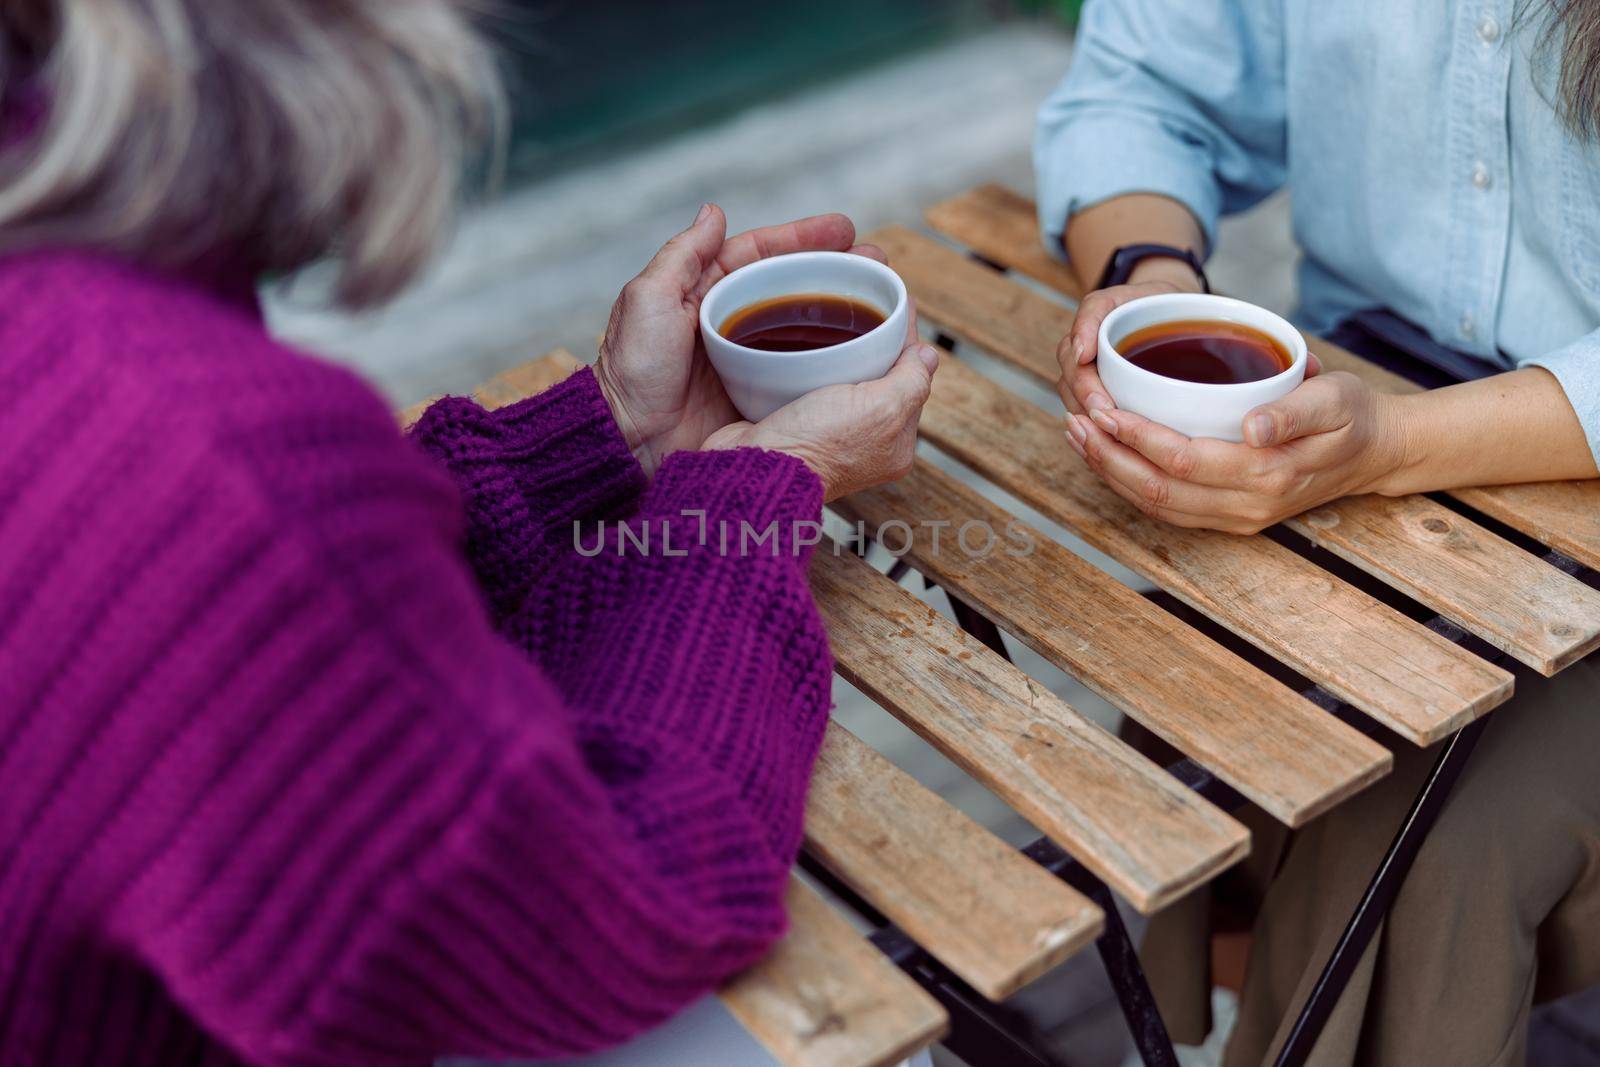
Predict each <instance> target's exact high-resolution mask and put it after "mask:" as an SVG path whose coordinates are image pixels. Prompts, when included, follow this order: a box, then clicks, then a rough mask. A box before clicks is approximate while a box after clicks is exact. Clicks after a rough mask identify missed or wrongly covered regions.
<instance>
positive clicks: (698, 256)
mask: <svg viewBox="0 0 1600 1067" xmlns="http://www.w3.org/2000/svg"><path fill="white" fill-rule="evenodd" d="M727 232H728V219H727V216H725V215H724V214H723V213H722V209H721V208H719V207H718V206H717V205H715V204H704V205H702V206H701V208H700V213H699V214H698V215H696V216H695V218H694V222H693V223H691V224H690V226H689V228H688V229H687V230H684V231H683V232H682V233H679V234H677V235H676V236H674V237H673V238H672V239H671V240H670V241H668V242H667V243H666V244H664V245H662V246H661V251H659V252H657V253H656V254H655V258H654V259H652V260H651V261H650V262H649V264H648V265H646V266H645V268H644V270H643V271H641V272H640V273H639V277H638V278H636V279H635V281H637V282H640V283H642V284H643V285H644V286H646V287H647V288H648V290H649V292H650V294H651V295H657V294H659V295H663V296H667V295H670V297H671V298H672V299H674V300H681V299H682V298H683V297H684V296H685V295H686V294H687V293H688V292H689V291H690V290H691V289H693V288H694V287H695V286H696V285H697V284H699V281H700V276H701V275H702V274H704V273H705V271H706V268H707V267H709V266H711V264H712V263H713V262H714V261H715V260H716V258H717V253H718V252H720V251H721V250H722V241H723V238H724V237H726V236H727Z"/></svg>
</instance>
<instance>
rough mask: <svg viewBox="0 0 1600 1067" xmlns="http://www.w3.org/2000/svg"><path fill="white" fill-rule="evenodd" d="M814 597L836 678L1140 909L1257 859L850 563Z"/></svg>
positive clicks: (1071, 714) (1128, 756) (1084, 725)
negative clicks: (1248, 856)
mask: <svg viewBox="0 0 1600 1067" xmlns="http://www.w3.org/2000/svg"><path fill="white" fill-rule="evenodd" d="M811 584H812V590H813V591H814V592H815V594H816V597H817V604H818V607H819V608H820V609H821V610H822V615H823V618H824V619H825V620H826V622H827V625H828V636H829V639H830V642H831V644H832V646H833V654H834V658H835V660H836V662H837V666H838V670H839V673H840V674H841V675H842V676H844V677H845V678H846V679H847V680H849V681H850V682H851V683H852V684H854V685H855V686H856V687H857V688H859V689H861V690H862V691H863V692H865V693H866V694H867V695H868V696H870V697H872V698H873V699H874V700H876V701H877V702H878V703H879V704H881V705H882V706H883V707H884V708H886V709H887V710H888V711H890V712H891V713H892V714H893V715H895V716H896V717H897V718H899V719H900V720H901V721H902V722H904V723H905V724H906V725H907V726H909V727H911V729H913V730H915V731H916V732H917V733H918V734H919V735H921V736H922V737H923V739H925V740H926V741H928V742H929V743H930V744H932V745H933V746H934V747H935V748H937V749H938V750H939V751H941V752H943V753H944V754H945V755H946V756H948V757H949V758H950V759H951V760H952V761H954V762H955V763H956V764H958V765H959V766H960V767H961V768H962V769H964V770H965V771H966V772H967V773H968V774H970V775H972V776H973V777H974V778H975V779H977V780H978V781H979V782H981V783H982V784H983V785H985V786H987V787H988V788H989V789H990V790H991V791H992V792H994V793H995V794H996V795H998V796H999V797H1000V799H1002V800H1004V801H1005V802H1006V803H1008V804H1010V805H1011V807H1012V808H1014V809H1015V810H1016V811H1017V812H1018V813H1019V814H1021V815H1022V816H1023V817H1024V818H1026V819H1028V820H1029V821H1030V822H1032V823H1033V824H1034V825H1035V826H1037V827H1038V828H1039V829H1040V830H1042V831H1043V832H1044V833H1046V834H1048V835H1050V837H1052V838H1053V839H1055V840H1056V841H1058V842H1059V843H1060V844H1061V845H1062V847H1064V848H1066V849H1067V850H1068V851H1070V852H1071V853H1072V854H1073V856H1074V857H1076V858H1077V859H1078V860H1079V861H1080V862H1082V863H1083V864H1084V866H1086V867H1088V868H1089V869H1090V870H1092V871H1094V872H1095V873H1096V874H1097V875H1099V876H1100V877H1101V878H1102V879H1103V880H1105V881H1106V882H1107V883H1108V884H1109V885H1111V886H1112V887H1113V888H1114V889H1116V890H1117V891H1118V892H1119V893H1121V894H1122V895H1123V896H1124V897H1126V898H1127V899H1128V900H1129V901H1130V902H1132V903H1133V905H1134V906H1135V907H1136V908H1138V909H1140V910H1141V911H1151V910H1153V909H1155V908H1158V907H1160V906H1162V905H1163V904H1165V903H1168V902H1170V901H1172V900H1175V899H1177V898H1178V897H1179V896H1182V895H1183V894H1184V893H1186V892H1188V891H1189V890H1190V889H1193V888H1194V887H1195V886H1197V885H1199V884H1201V883H1203V882H1205V881H1207V880H1208V879H1210V878H1211V877H1213V876H1214V875H1216V874H1217V873H1219V872H1220V871H1222V870H1223V869H1225V868H1226V867H1227V866H1229V865H1230V864H1232V863H1233V862H1234V861H1235V860H1237V859H1239V858H1240V857H1242V856H1243V855H1244V854H1245V852H1246V851H1247V850H1248V848H1249V835H1248V832H1247V831H1246V830H1245V829H1244V827H1243V826H1240V825H1239V824H1238V823H1237V822H1235V821H1234V820H1233V819H1232V818H1230V817H1229V816H1227V815H1225V814H1223V813H1222V812H1221V811H1219V810H1218V809H1216V808H1215V807H1213V806H1212V805H1211V804H1209V803H1208V802H1206V801H1205V800H1203V799H1201V798H1200V797H1198V796H1196V795H1194V794H1193V793H1191V792H1189V791H1188V790H1187V789H1185V788H1183V787H1182V786H1181V785H1179V784H1178V783H1177V782H1176V781H1175V780H1174V779H1172V778H1171V777H1170V776H1168V775H1167V774H1166V773H1165V772H1164V771H1162V770H1161V769H1160V768H1158V767H1156V766H1155V765H1154V764H1153V763H1151V762H1150V761H1149V760H1147V759H1145V758H1144V757H1143V756H1140V755H1139V754H1138V753H1136V752H1134V751H1133V750H1132V749H1130V748H1128V747H1127V746H1126V745H1124V744H1123V743H1122V742H1120V741H1118V740H1117V739H1116V738H1115V737H1112V736H1111V735H1110V734H1108V733H1106V731H1104V730H1102V729H1101V728H1100V727H1099V726H1097V725H1095V724H1094V723H1093V722H1091V721H1090V720H1088V719H1087V718H1085V717H1084V716H1083V715H1082V714H1080V713H1079V712H1078V711H1076V710H1075V709H1074V708H1072V707H1071V706H1070V705H1068V704H1067V703H1066V702H1065V701H1063V700H1061V699H1060V698H1059V697H1057V696H1055V695H1054V694H1053V693H1051V692H1050V691H1049V690H1048V689H1046V688H1044V687H1043V686H1041V685H1040V684H1039V683H1037V682H1035V681H1034V680H1033V679H1031V678H1029V677H1028V676H1027V675H1026V674H1024V673H1022V672H1021V671H1019V670H1017V669H1016V668H1015V667H1013V666H1012V665H1011V664H1009V663H1007V662H1006V661H1005V660H1003V659H1001V658H1000V657H999V656H997V655H995V654H994V653H993V652H991V651H990V650H989V649H988V648H987V647H986V646H985V645H984V644H983V643H982V642H980V641H978V640H976V639H975V638H973V637H971V636H969V635H968V634H966V633H964V632H963V631H962V630H961V629H959V628H958V627H956V626H955V625H954V624H952V623H951V622H950V621H949V620H947V619H945V618H944V616H942V615H940V614H939V613H938V612H936V611H934V610H933V609H932V608H930V607H929V606H928V605H926V604H924V603H922V602H921V601H920V600H917V599H916V598H915V597H912V596H911V595H910V594H908V593H906V592H905V591H904V590H902V589H900V588H899V587H897V586H896V585H895V584H894V583H893V582H891V581H889V580H888V579H887V578H886V577H884V576H883V575H881V574H879V573H878V572H877V571H875V570H873V569H872V568H871V567H869V566H868V565H867V564H866V563H864V562H862V561H861V560H859V559H857V558H855V557H854V556H853V555H850V554H849V553H845V554H842V555H835V554H834V552H833V551H831V550H830V548H829V546H828V545H824V546H822V547H821V548H820V549H819V550H818V552H817V555H816V557H815V560H814V562H813V564H812V568H811Z"/></svg>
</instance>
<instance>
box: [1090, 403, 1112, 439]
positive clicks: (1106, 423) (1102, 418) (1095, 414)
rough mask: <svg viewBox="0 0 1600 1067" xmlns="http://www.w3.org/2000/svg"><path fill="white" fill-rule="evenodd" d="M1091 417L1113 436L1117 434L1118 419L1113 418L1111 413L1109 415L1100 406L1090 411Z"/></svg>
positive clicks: (1097, 424)
mask: <svg viewBox="0 0 1600 1067" xmlns="http://www.w3.org/2000/svg"><path fill="white" fill-rule="evenodd" d="M1089 417H1090V418H1091V419H1093V420H1094V424H1095V425H1096V426H1098V427H1100V428H1101V429H1102V430H1104V431H1105V432H1106V433H1108V434H1110V435H1111V436H1112V437H1115V436H1117V420H1116V419H1113V418H1112V417H1111V416H1110V415H1107V414H1106V413H1105V412H1104V411H1102V410H1100V409H1099V408H1096V409H1095V410H1093V411H1091V412H1089Z"/></svg>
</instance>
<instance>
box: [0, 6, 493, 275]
mask: <svg viewBox="0 0 1600 1067" xmlns="http://www.w3.org/2000/svg"><path fill="white" fill-rule="evenodd" d="M466 2H467V0H3V3H0V87H4V89H5V90H6V96H7V101H8V111H9V112H10V113H11V116H10V118H9V119H7V121H6V124H5V125H6V126H7V127H10V128H9V129H0V249H5V250H14V249H18V248H27V247H35V246H40V245H63V244H65V245H80V246H81V245H88V246H95V247H103V248H107V249H111V250H113V251H117V252H120V253H123V254H125V255H128V256H131V257H133V258H136V259H139V260H142V261H147V262H155V263H160V264H171V265H177V266H181V265H186V264H194V263H203V262H207V261H208V260H209V259H212V258H214V257H241V258H243V259H244V260H245V261H246V265H247V266H248V267H249V268H250V269H254V270H258V271H286V270H292V269H294V268H297V267H300V266H303V265H305V264H307V263H309V262H311V261H312V260H315V259H318V258H321V257H324V256H329V255H332V256H334V257H336V258H337V259H338V261H339V264H340V265H339V281H338V285H337V289H336V293H337V298H338V299H339V300H340V302H341V303H344V304H346V305H350V306H363V305H370V304H373V303H376V302H378V301H381V300H383V299H386V298H388V297H390V296H392V295H393V294H394V293H396V292H397V291H398V290H399V289H401V288H402V287H403V286H404V285H405V284H406V282H408V281H409V280H411V279H412V278H413V277H414V276H415V275H416V273H417V272H418V271H419V270H420V269H421V267H422V266H423V265H424V263H425V262H426V261H427V259H428V257H429V256H430V255H431V253H432V252H433V251H434V250H435V248H436V246H437V245H438V243H439V241H440V240H441V236H442V234H443V232H444V231H445V230H446V228H447V224H448V222H449V220H450V217H451V213H452V210H453V208H454V206H455V203H456V200H457V193H458V187H459V183H460V180H461V175H462V172H463V167H464V165H465V164H466V163H467V161H468V159H469V156H470V153H471V152H472V151H473V150H474V149H475V148H476V147H477V146H479V145H482V144H487V143H493V142H494V141H495V139H496V137H497V135H498V130H499V122H500V116H501V114H502V113H503V111H502V105H501V102H500V101H501V97H500V90H499V86H498V80H497V75H496V70H495V65H494V61H493V58H492V56H491V55H490V53H489V50H488V48H487V46H486V44H485V43H484V42H483V40H482V39H481V38H480V37H479V36H478V34H477V32H476V30H475V27H474V26H473V24H472V18H471V14H472V13H471V12H469V11H468V10H467V9H466ZM30 101H31V102H32V103H33V104H34V105H36V106H35V107H33V108H31V109H30V107H29V106H28V105H29V102H30ZM29 110H33V111H35V112H36V113H35V114H34V115H32V116H31V117H30V116H29V115H28V113H27V112H28V111H29Z"/></svg>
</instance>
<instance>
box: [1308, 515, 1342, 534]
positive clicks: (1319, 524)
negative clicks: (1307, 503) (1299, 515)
mask: <svg viewBox="0 0 1600 1067" xmlns="http://www.w3.org/2000/svg"><path fill="white" fill-rule="evenodd" d="M1306 522H1308V523H1310V524H1311V525H1312V526H1315V527H1316V528H1317V529H1319V530H1331V529H1333V528H1334V527H1335V526H1337V525H1339V513H1338V512H1337V511H1313V512H1312V513H1311V514H1309V515H1307V516H1306Z"/></svg>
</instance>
